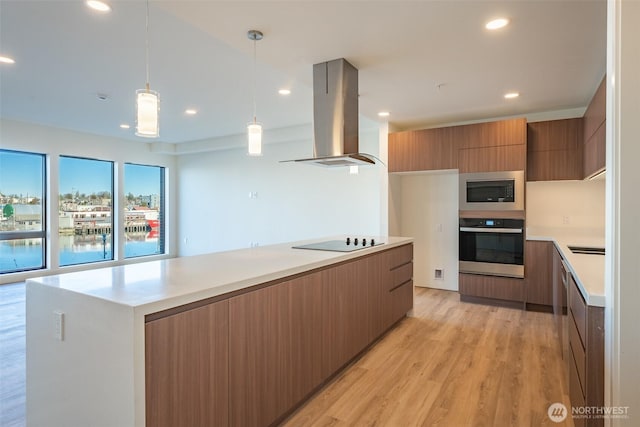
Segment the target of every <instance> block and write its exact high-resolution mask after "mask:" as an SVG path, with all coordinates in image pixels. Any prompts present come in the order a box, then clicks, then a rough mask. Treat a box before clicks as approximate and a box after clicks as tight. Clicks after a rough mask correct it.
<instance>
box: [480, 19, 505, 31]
mask: <svg viewBox="0 0 640 427" xmlns="http://www.w3.org/2000/svg"><path fill="white" fill-rule="evenodd" d="M508 24H509V20H508V19H507V18H498V19H494V20H493V21H489V22H487V25H485V26H484V27H485V28H486V29H487V30H498V29H500V28H504V27H506V26H507V25H508Z"/></svg>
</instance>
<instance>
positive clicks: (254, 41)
mask: <svg viewBox="0 0 640 427" xmlns="http://www.w3.org/2000/svg"><path fill="white" fill-rule="evenodd" d="M256 80H257V77H256V39H253V123H256Z"/></svg>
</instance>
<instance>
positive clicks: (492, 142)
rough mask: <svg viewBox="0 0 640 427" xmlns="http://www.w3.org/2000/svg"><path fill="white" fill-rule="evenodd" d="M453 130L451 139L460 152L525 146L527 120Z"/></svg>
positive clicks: (466, 126)
mask: <svg viewBox="0 0 640 427" xmlns="http://www.w3.org/2000/svg"><path fill="white" fill-rule="evenodd" d="M453 130H454V135H453V138H454V139H455V140H456V141H457V143H458V148H459V149H461V150H462V149H467V148H482V147H496V146H505V145H526V143H527V120H526V119H525V118H519V119H508V120H499V121H495V122H484V123H475V124H471V125H462V126H455V127H453Z"/></svg>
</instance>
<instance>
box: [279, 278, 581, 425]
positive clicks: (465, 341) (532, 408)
mask: <svg viewBox="0 0 640 427" xmlns="http://www.w3.org/2000/svg"><path fill="white" fill-rule="evenodd" d="M564 378H565V375H564V366H563V364H562V357H561V350H560V345H559V342H558V339H557V336H556V335H555V333H554V324H553V316H552V315H550V314H547V313H536V312H526V311H522V310H518V309H509V308H499V307H493V306H484V305H477V304H470V303H462V302H460V300H459V295H458V293H456V292H447V291H440V290H434V289H426V288H416V297H415V304H414V317H410V318H407V319H404V320H403V321H402V322H401V323H400V324H399V325H398V326H397V327H396V328H395V329H393V330H392V331H391V332H390V333H388V334H387V335H386V336H385V337H383V338H382V340H380V341H379V342H378V343H377V344H375V346H374V347H373V348H371V349H370V351H369V352H367V353H366V354H365V355H364V356H363V357H362V358H360V359H359V360H357V361H356V362H355V363H353V364H352V365H351V366H350V367H348V369H346V370H345V371H343V372H342V373H341V374H339V375H338V376H337V377H336V378H335V379H334V380H333V381H332V382H331V383H330V384H328V385H327V386H326V387H325V388H323V389H322V390H321V391H320V392H318V393H317V394H316V395H315V396H314V397H313V398H312V399H311V400H309V401H308V402H307V403H306V404H305V405H304V406H302V407H301V408H300V409H299V410H298V411H297V412H296V413H294V414H293V415H292V416H291V417H290V418H289V419H288V420H287V421H285V423H284V425H285V426H287V427H293V426H329V425H331V426H402V427H405V426H456V427H458V426H542V425H549V426H551V425H565V426H571V425H573V423H572V422H571V420H570V419H567V420H566V421H565V422H564V423H560V424H557V423H554V422H552V421H551V420H550V419H549V418H548V416H547V409H548V407H549V405H550V404H552V403H555V402H562V403H564V404H565V405H566V406H567V407H570V406H569V400H568V397H567V394H566V390H567V387H566V384H565V383H564Z"/></svg>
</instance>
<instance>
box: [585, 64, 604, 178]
mask: <svg viewBox="0 0 640 427" xmlns="http://www.w3.org/2000/svg"><path fill="white" fill-rule="evenodd" d="M606 80H607V79H606V76H605V78H604V79H602V82H601V83H600V86H599V87H598V90H596V93H595V95H593V99H591V103H590V104H589V106H588V107H587V111H585V113H584V127H583V129H584V152H583V153H584V155H583V176H584V178H589V177H592V176H594V175H596V174H598V173H600V172H602V171H603V170H604V168H605V162H606V125H605V119H606V114H607V92H606V84H605V83H606Z"/></svg>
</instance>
